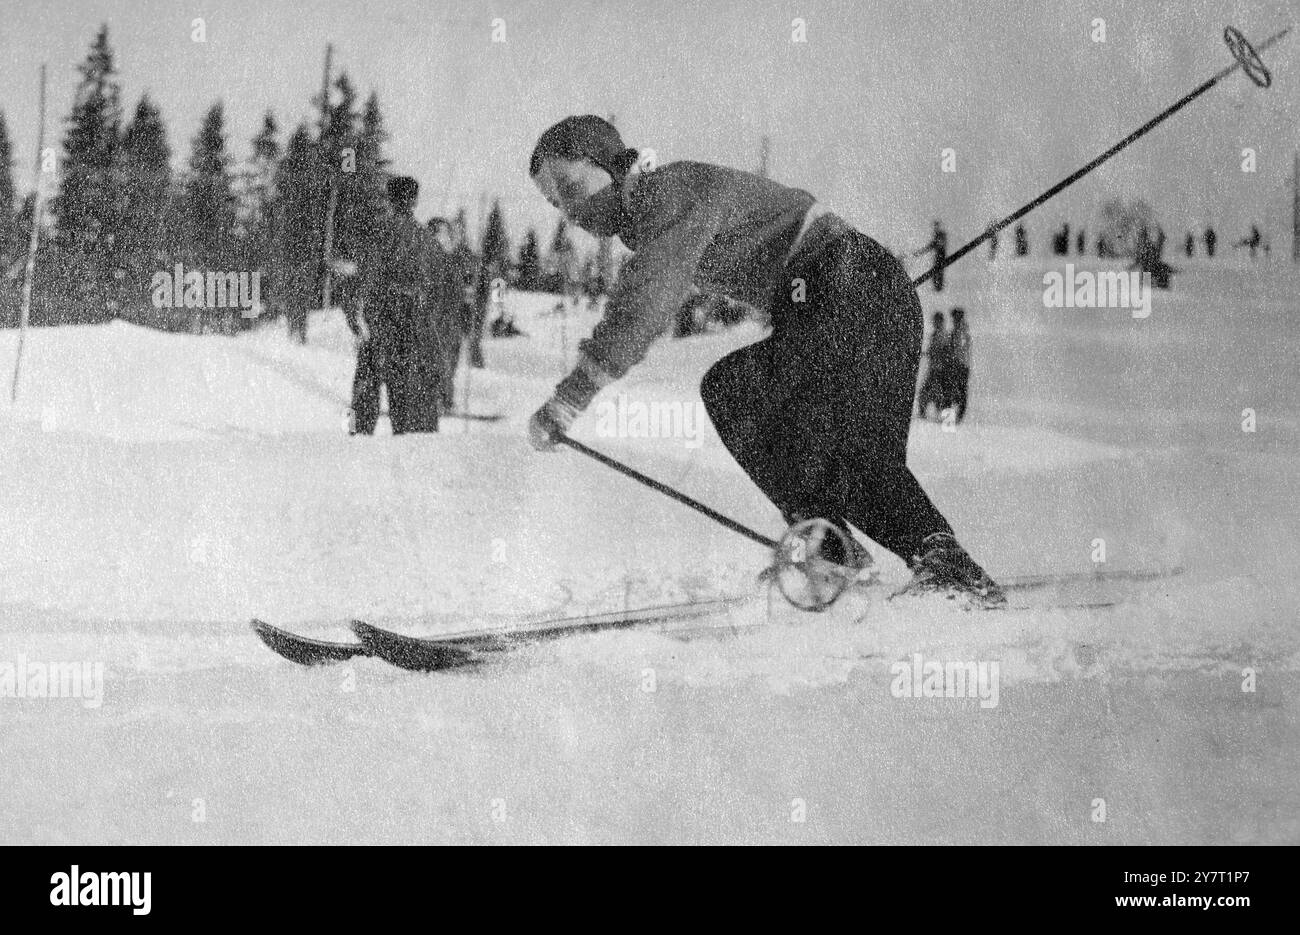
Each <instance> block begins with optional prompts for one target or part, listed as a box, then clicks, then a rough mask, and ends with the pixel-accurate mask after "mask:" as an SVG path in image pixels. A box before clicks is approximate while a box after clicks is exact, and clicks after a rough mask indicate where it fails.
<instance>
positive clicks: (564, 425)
mask: <svg viewBox="0 0 1300 935" xmlns="http://www.w3.org/2000/svg"><path fill="white" fill-rule="evenodd" d="M576 418H578V410H577V409H575V408H574V407H573V406H571V405H569V404H568V403H566V402H563V401H561V400H560V399H557V398H556V397H554V396H552V397H551V398H550V399H548V400H547V401H546V403H545V405H543V406H542V408H541V409H538V410H537V411H536V412H534V413H533V417H532V418H531V419H529V420H528V441H529V442H530V443H531V444H532V446H533V447H534V448H536V449H537V450H538V451H554V450H555V449H556V447H557V446H558V445H559V444H560V438H561V437H563V436H564V435H565V434H566V433H567V432H568V431H569V426H570V425H572V424H573V420H574V419H576Z"/></svg>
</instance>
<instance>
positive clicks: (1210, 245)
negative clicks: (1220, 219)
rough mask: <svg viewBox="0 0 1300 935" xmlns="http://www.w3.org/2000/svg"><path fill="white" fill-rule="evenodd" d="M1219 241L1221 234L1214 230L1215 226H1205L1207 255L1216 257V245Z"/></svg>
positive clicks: (1211, 257) (1212, 257)
mask: <svg viewBox="0 0 1300 935" xmlns="http://www.w3.org/2000/svg"><path fill="white" fill-rule="evenodd" d="M1218 242H1219V235H1218V234H1216V233H1215V232H1214V228H1213V227H1209V226H1206V228H1205V255H1206V256H1208V257H1209V258H1210V259H1211V260H1213V259H1214V246H1215V244H1217V243H1218Z"/></svg>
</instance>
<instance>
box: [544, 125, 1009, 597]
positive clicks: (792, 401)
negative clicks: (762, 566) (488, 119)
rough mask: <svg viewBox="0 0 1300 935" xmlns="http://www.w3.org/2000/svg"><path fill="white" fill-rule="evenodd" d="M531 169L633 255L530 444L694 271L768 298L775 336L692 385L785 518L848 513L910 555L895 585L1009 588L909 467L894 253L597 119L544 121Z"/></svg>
mask: <svg viewBox="0 0 1300 935" xmlns="http://www.w3.org/2000/svg"><path fill="white" fill-rule="evenodd" d="M647 155H648V154H647ZM529 173H530V175H531V176H532V178H533V181H534V183H535V184H536V185H537V187H538V188H539V189H540V190H541V192H542V194H544V195H545V196H546V198H547V200H548V201H550V203H551V204H552V205H554V206H555V207H556V208H557V209H559V210H560V211H561V212H563V213H564V214H565V215H566V216H567V217H568V218H569V220H570V221H572V222H573V223H575V224H577V225H579V226H580V227H583V228H584V229H586V230H588V231H590V232H591V233H593V234H596V235H597V236H605V237H610V236H618V237H619V238H620V239H621V240H622V241H623V242H624V243H625V244H626V245H627V246H628V247H629V248H630V249H631V250H632V251H633V256H632V257H631V258H630V259H629V261H628V262H627V264H626V265H625V266H624V267H623V271H622V273H621V274H620V275H619V278H618V282H617V283H616V285H615V287H614V290H613V293H612V295H611V296H610V300H609V303H608V305H607V307H606V309H605V314H604V317H603V318H602V319H601V321H600V322H599V323H598V324H597V325H596V327H595V330H594V331H593V332H592V335H591V337H590V338H588V339H587V340H585V341H583V342H582V343H581V345H580V350H581V354H580V357H579V360H578V364H577V366H576V367H575V368H574V370H573V372H572V373H570V374H569V375H568V376H567V377H565V378H564V379H563V380H561V381H560V383H559V385H558V386H556V388H555V394H554V395H553V396H552V397H551V398H550V399H549V400H548V401H547V402H546V403H545V404H544V405H543V406H542V407H541V408H540V409H539V410H538V411H537V412H536V413H534V415H533V417H532V420H531V422H530V423H529V435H530V438H531V440H532V442H533V445H534V446H535V447H537V448H538V449H539V450H549V449H552V448H554V447H555V446H556V444H557V443H558V438H559V437H560V435H561V434H562V433H564V432H566V431H567V430H568V428H569V426H570V425H571V424H572V423H573V420H574V419H575V418H577V416H578V414H579V413H580V412H581V411H582V410H584V409H585V408H586V407H587V406H588V405H589V404H590V403H591V401H592V399H593V398H594V397H595V396H596V394H597V393H598V392H599V391H600V390H601V388H602V387H604V386H606V385H607V384H609V383H611V382H612V381H614V380H616V379H618V378H620V377H622V376H623V375H624V374H625V373H626V372H627V371H628V369H629V368H630V367H632V366H633V365H634V364H637V363H639V362H640V361H641V360H642V359H643V358H644V357H645V355H646V353H647V351H648V350H649V347H650V344H651V343H652V342H653V341H654V340H655V338H657V337H659V336H660V335H661V334H663V333H664V332H665V331H666V330H667V329H668V327H669V325H670V323H671V322H672V321H673V319H674V317H675V315H676V314H677V311H678V309H679V308H680V306H681V304H682V302H683V301H685V299H686V298H687V296H688V294H689V292H690V290H691V287H692V286H693V285H694V286H698V287H699V288H700V289H701V290H702V291H705V292H714V293H721V294H724V295H728V296H731V297H732V298H735V299H738V300H740V301H743V302H747V303H749V304H751V305H754V306H756V307H759V308H763V309H766V310H767V311H768V312H769V313H770V315H771V320H772V334H771V335H770V336H769V337H767V338H765V339H763V340H761V341H758V342H757V343H755V344H751V345H749V346H748V347H745V348H742V349H740V350H738V351H735V352H733V353H731V354H728V355H727V356H726V357H724V358H722V359H721V360H720V361H718V362H717V363H716V364H714V365H713V366H712V367H711V368H710V369H709V371H708V372H707V373H706V374H705V376H704V380H703V383H702V385H701V395H702V397H703V400H704V405H705V407H706V409H707V410H708V413H709V416H710V418H711V419H712V420H713V423H714V426H715V427H716V429H717V431H718V434H719V436H720V437H721V438H722V441H723V443H724V444H726V446H727V449H728V450H729V451H730V452H731V454H732V455H733V456H734V457H735V459H736V461H737V462H739V464H740V466H741V467H742V468H743V469H744V470H745V472H746V473H747V474H748V475H749V476H750V477H751V478H752V479H753V481H754V483H756V484H757V485H758V486H759V488H760V489H761V490H762V491H763V493H764V494H766V495H767V497H768V498H769V499H770V500H771V501H772V502H773V503H774V504H776V506H777V507H778V508H779V509H780V510H781V512H782V514H783V515H784V517H785V519H786V522H788V523H794V522H797V521H799V520H801V519H807V518H811V517H823V518H825V519H828V520H830V521H831V522H833V523H835V524H836V525H837V526H839V527H840V528H841V529H844V528H846V527H845V524H846V523H851V524H852V525H853V526H856V527H857V528H858V529H860V530H861V531H862V532H863V533H865V534H866V535H867V536H869V537H870V538H871V539H873V540H875V541H876V542H878V543H880V544H881V545H882V546H884V547H885V548H887V549H889V550H890V551H891V552H893V553H895V554H896V555H898V556H899V557H900V558H902V559H903V560H904V561H905V562H907V564H908V565H909V567H911V569H912V571H913V577H912V580H911V581H910V582H909V583H908V585H907V586H906V587H905V588H904V589H903V591H904V592H905V593H924V592H928V591H942V592H948V593H957V594H962V595H969V596H971V597H973V598H974V599H975V600H976V601H977V602H978V603H980V604H983V605H986V606H995V605H998V604H1001V603H1003V602H1004V601H1005V598H1004V597H1003V595H1002V592H1001V590H1000V589H999V587H998V586H997V584H996V583H994V582H993V580H992V579H990V578H989V576H988V575H987V574H985V572H984V571H983V569H981V568H980V567H979V566H978V565H977V564H976V563H975V562H974V561H973V560H972V559H971V558H970V557H969V556H968V555H967V554H966V552H965V550H964V549H962V547H961V546H960V545H958V543H957V540H956V539H955V538H954V536H953V531H952V527H951V526H950V525H949V524H948V521H947V520H946V519H944V517H943V515H942V514H940V513H939V511H938V510H937V509H936V508H935V506H934V504H933V503H931V502H930V499H929V497H927V496H926V494H925V491H924V490H922V489H921V485H920V484H919V483H918V482H917V480H916V477H915V476H913V474H912V472H911V471H910V470H909V469H908V467H907V460H906V459H907V434H908V431H909V429H910V426H911V416H912V397H913V392H914V388H915V386H916V374H917V367H918V364H919V361H920V356H921V331H922V328H921V314H922V313H921V305H920V302H919V300H918V299H917V297H916V290H915V288H913V286H912V284H911V281H910V280H909V279H908V277H907V273H906V271H905V270H904V269H903V267H902V265H901V264H900V263H899V262H898V260H897V259H896V258H895V257H893V256H892V255H891V254H890V253H889V252H888V251H887V250H885V249H884V248H883V247H881V246H880V245H879V244H877V243H876V242H875V241H874V240H872V239H871V238H870V237H868V236H866V235H865V234H862V233H860V232H859V231H857V230H854V229H853V228H852V227H850V226H849V225H848V224H847V223H845V222H844V221H843V220H841V219H840V218H839V217H837V216H836V215H834V214H831V213H828V212H826V211H824V210H823V209H822V208H821V207H820V206H819V205H817V203H816V201H815V200H814V199H813V197H812V195H810V194H808V193H807V192H805V191H802V190H800V189H796V188H787V187H786V186H783V185H779V184H777V183H776V182H772V181H769V180H767V179H763V178H760V177H758V176H755V175H751V174H749V173H746V172H739V171H736V170H734V169H727V168H723V167H721V166H714V165H707V164H704V163H699V162H674V163H671V164H668V165H664V166H659V167H656V166H654V165H653V164H652V163H651V162H650V161H649V160H648V159H646V158H642V154H640V153H638V151H637V150H634V149H629V148H627V147H625V146H624V145H623V141H622V139H621V138H620V137H619V134H618V131H617V130H615V129H614V127H613V126H612V125H611V124H609V123H607V122H606V121H604V120H602V119H600V118H599V117H594V116H580V117H567V118H565V119H564V120H562V121H560V122H559V123H557V124H556V125H555V126H553V127H551V128H550V129H548V130H547V131H546V132H545V133H544V134H542V136H541V138H540V139H539V140H538V142H537V146H536V147H535V148H534V150H533V154H532V159H531V161H530V163H529ZM834 540H835V537H833V536H832V537H827V540H826V541H827V543H828V546H834V544H835V543H834ZM829 557H831V558H832V559H833V560H834V559H838V560H839V561H841V562H842V563H843V564H852V563H853V561H854V556H852V555H841V556H834V555H831V556H829Z"/></svg>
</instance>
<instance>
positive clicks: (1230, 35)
mask: <svg viewBox="0 0 1300 935" xmlns="http://www.w3.org/2000/svg"><path fill="white" fill-rule="evenodd" d="M1290 31H1291V27H1290V26H1288V27H1287V28H1286V29H1283V30H1282V31H1281V32H1277V33H1274V34H1273V35H1271V36H1269V37H1268V38H1267V39H1265V40H1264V41H1263V42H1261V43H1260V44H1259V47H1258V49H1256V48H1254V47H1252V46H1251V45H1250V43H1249V42H1247V41H1246V38H1245V37H1244V36H1243V35H1242V34H1241V33H1240V32H1239V31H1237V30H1236V29H1233V28H1232V27H1231V26H1229V27H1227V28H1226V29H1224V31H1223V41H1224V42H1226V43H1227V44H1228V49H1229V51H1231V52H1232V56H1233V58H1235V59H1236V61H1235V62H1233V63H1232V64H1231V65H1229V66H1227V67H1226V68H1224V69H1223V70H1222V71H1220V72H1219V73H1218V74H1217V75H1215V76H1214V77H1212V78H1210V79H1209V80H1208V81H1206V82H1205V83H1204V84H1202V85H1200V86H1199V87H1198V88H1196V89H1195V90H1193V91H1190V92H1188V93H1187V94H1186V95H1185V96H1183V97H1182V98H1181V99H1179V100H1178V101H1176V102H1175V103H1173V104H1171V105H1170V106H1169V107H1167V108H1165V109H1164V110H1163V111H1161V112H1160V113H1159V114H1157V115H1156V116H1155V117H1152V118H1151V119H1150V120H1148V121H1147V122H1146V123H1144V124H1142V126H1140V127H1138V128H1137V129H1136V130H1134V131H1133V132H1132V133H1130V134H1129V135H1128V136H1126V137H1124V139H1122V140H1120V141H1119V142H1118V143H1116V144H1115V145H1114V146H1112V147H1111V148H1110V149H1108V150H1106V151H1105V152H1104V153H1102V154H1101V155H1100V156H1098V157H1097V158H1096V159H1094V160H1092V162H1090V163H1088V164H1087V165H1086V166H1084V167H1083V168H1081V169H1078V170H1077V171H1075V172H1073V173H1071V174H1070V175H1068V176H1066V177H1065V178H1063V179H1061V181H1059V182H1057V183H1056V184H1055V185H1053V186H1052V187H1051V188H1049V189H1048V190H1047V191H1045V192H1043V193H1042V194H1041V195H1039V196H1038V197H1037V198H1035V199H1034V200H1033V201H1031V202H1029V203H1028V204H1027V205H1025V206H1024V207H1022V208H1021V209H1020V210H1018V211H1016V212H1015V213H1014V214H1009V215H1007V216H1006V217H1004V218H1003V219H1002V220H1000V221H996V222H995V223H993V224H991V225H990V226H989V228H988V229H987V230H986V231H984V233H982V234H980V235H979V236H978V237H976V238H975V239H974V240H972V241H971V242H970V243H968V244H966V246H964V247H962V248H961V249H960V250H958V251H956V252H955V253H950V254H948V256H947V257H945V258H944V260H943V261H942V262H939V263H935V264H934V266H932V267H931V268H930V270H929V271H928V272H926V273H923V274H922V275H921V276H919V277H917V278H916V279H913V280H912V285H913V286H920V285H923V284H924V283H926V282H928V281H929V280H930V279H932V278H933V277H934V276H935V274H937V273H938V272H939V270H941V269H946V268H947V267H949V266H951V265H952V264H954V263H956V262H957V261H958V260H960V259H961V258H962V257H964V256H965V255H966V254H968V253H970V252H971V251H972V250H974V249H975V248H976V247H978V246H979V245H980V244H982V243H984V241H986V240H988V239H989V238H990V237H992V236H993V235H994V234H996V233H998V231H1000V230H1002V229H1003V228H1006V227H1009V226H1010V225H1012V224H1014V223H1015V222H1016V221H1018V220H1020V219H1021V218H1022V217H1024V216H1025V215H1026V214H1028V213H1029V212H1030V211H1033V210H1034V209H1035V208H1037V207H1038V206H1039V205H1041V204H1043V203H1044V202H1046V201H1048V200H1049V199H1051V198H1054V197H1056V195H1058V194H1060V192H1061V191H1063V190H1064V189H1066V188H1069V187H1070V186H1071V185H1073V184H1074V183H1075V182H1077V181H1079V179H1081V178H1083V177H1084V176H1085V175H1087V174H1088V173H1089V172H1091V171H1092V170H1093V169H1095V168H1097V167H1098V166H1099V165H1101V164H1102V163H1103V162H1105V161H1106V160H1108V159H1110V157H1111V156H1114V155H1115V154H1116V153H1118V152H1120V151H1121V150H1123V149H1126V148H1127V147H1128V146H1129V145H1130V144H1132V143H1134V142H1136V141H1137V140H1139V139H1141V138H1142V137H1143V136H1146V135H1147V134H1148V133H1150V132H1151V131H1152V130H1154V129H1155V128H1156V127H1157V126H1159V125H1160V124H1162V123H1164V122H1165V121H1166V120H1168V119H1169V118H1170V117H1172V116H1173V115H1174V114H1176V113H1178V111H1180V110H1182V109H1183V108H1184V107H1186V106H1187V105H1188V104H1190V103H1191V102H1192V101H1194V100H1196V99H1197V98H1198V97H1200V96H1201V95H1202V94H1204V93H1205V92H1206V91H1208V90H1210V88H1212V87H1214V86H1215V85H1216V84H1218V83H1219V82H1220V81H1222V80H1223V79H1224V78H1226V77H1228V76H1229V75H1231V74H1232V73H1233V72H1235V71H1236V70H1237V69H1238V68H1243V69H1245V71H1246V75H1247V77H1249V78H1250V80H1251V81H1253V82H1254V83H1255V84H1256V85H1258V86H1259V87H1261V88H1267V87H1268V86H1269V85H1270V84H1272V82H1273V76H1272V75H1271V74H1269V71H1268V69H1267V68H1265V67H1264V62H1263V60H1261V59H1260V57H1259V52H1262V51H1264V50H1265V49H1267V48H1269V47H1270V46H1272V45H1273V44H1274V43H1276V42H1278V41H1279V40H1280V39H1281V38H1282V37H1283V36H1285V35H1286V34H1287V33H1289V32H1290Z"/></svg>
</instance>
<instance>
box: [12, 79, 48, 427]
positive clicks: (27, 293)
mask: <svg viewBox="0 0 1300 935" xmlns="http://www.w3.org/2000/svg"><path fill="white" fill-rule="evenodd" d="M38 110H39V112H40V118H39V119H40V124H39V129H38V130H37V131H36V174H35V179H36V194H35V197H34V198H33V199H32V233H31V236H30V237H28V238H27V267H26V270H25V271H24V275H23V306H22V313H21V316H22V317H21V318H19V320H18V354H17V355H16V356H15V357H14V382H13V386H12V387H11V388H10V391H9V399H10V401H11V402H17V401H18V378H19V375H20V374H21V373H22V367H23V345H24V344H25V343H26V341H27V322H28V321H29V320H30V318H31V313H32V277H33V275H35V272H36V247H37V245H38V244H39V243H40V238H41V212H42V209H43V208H44V206H45V205H44V202H45V186H44V185H42V184H41V174H42V173H41V162H42V159H43V156H42V151H43V150H44V149H45V66H44V65H42V66H41V93H40V105H39V108H38Z"/></svg>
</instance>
